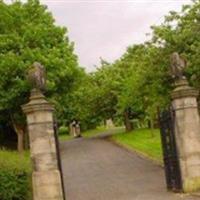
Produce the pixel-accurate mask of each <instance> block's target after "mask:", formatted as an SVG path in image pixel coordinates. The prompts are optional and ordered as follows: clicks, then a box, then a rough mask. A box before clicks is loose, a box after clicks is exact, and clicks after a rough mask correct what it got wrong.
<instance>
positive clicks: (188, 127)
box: [171, 80, 200, 192]
mask: <svg viewBox="0 0 200 200" xmlns="http://www.w3.org/2000/svg"><path fill="white" fill-rule="evenodd" d="M197 96H198V92H197V91H196V90H195V89H194V88H192V87H190V86H189V85H188V82H187V80H179V81H178V83H177V84H176V88H175V89H174V90H173V91H172V93H171V97H172V106H173V109H174V111H175V137H176V144H177V151H178V159H179V163H180V170H181V177H182V185H183V191H184V192H193V191H196V190H198V189H200V170H199V169H200V148H199V147H200V119H199V113H198V106H197Z"/></svg>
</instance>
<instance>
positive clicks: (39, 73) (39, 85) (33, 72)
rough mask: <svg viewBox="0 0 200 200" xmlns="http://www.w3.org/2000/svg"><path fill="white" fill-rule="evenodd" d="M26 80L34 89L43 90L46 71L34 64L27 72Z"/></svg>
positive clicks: (38, 64) (39, 65)
mask: <svg viewBox="0 0 200 200" xmlns="http://www.w3.org/2000/svg"><path fill="white" fill-rule="evenodd" d="M27 79H28V81H29V82H30V84H31V86H32V87H33V88H34V89H39V90H41V91H43V90H45V85H46V71H45V68H44V66H42V65H41V64H40V63H38V62H34V63H33V65H32V66H31V67H30V68H29V70H28V76H27Z"/></svg>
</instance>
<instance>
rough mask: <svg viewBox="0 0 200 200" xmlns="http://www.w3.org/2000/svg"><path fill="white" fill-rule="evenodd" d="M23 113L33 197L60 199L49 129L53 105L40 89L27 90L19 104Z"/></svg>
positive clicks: (58, 172) (55, 159)
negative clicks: (24, 100)
mask: <svg viewBox="0 0 200 200" xmlns="http://www.w3.org/2000/svg"><path fill="white" fill-rule="evenodd" d="M22 109H23V112H24V113H25V114H26V116H27V124H28V132H29V137H30V151H31V159H32V164H33V174H32V183H33V197H34V198H33V199H34V200H50V199H51V200H63V194H62V184H61V175H60V171H59V170H58V163H57V155H56V146H55V138H54V129H53V107H52V105H51V104H50V103H48V102H47V101H46V100H45V97H44V96H43V95H42V93H41V92H40V90H38V89H33V90H32V91H31V96H30V101H29V103H27V104H26V105H23V106H22Z"/></svg>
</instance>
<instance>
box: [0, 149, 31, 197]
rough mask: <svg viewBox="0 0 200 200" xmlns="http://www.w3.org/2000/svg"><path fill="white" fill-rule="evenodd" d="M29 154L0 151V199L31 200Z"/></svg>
mask: <svg viewBox="0 0 200 200" xmlns="http://www.w3.org/2000/svg"><path fill="white" fill-rule="evenodd" d="M31 171H32V169H31V162H30V153H29V152H28V151H27V152H24V153H23V154H21V155H20V154H19V153H18V152H17V151H9V150H3V149H0V180H1V181H0V199H16V200H17V199H21V200H27V199H28V200H31V199H32V187H31Z"/></svg>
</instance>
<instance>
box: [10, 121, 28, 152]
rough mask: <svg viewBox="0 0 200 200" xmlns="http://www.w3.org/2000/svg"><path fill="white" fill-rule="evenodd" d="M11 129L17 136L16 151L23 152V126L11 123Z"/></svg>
mask: <svg viewBox="0 0 200 200" xmlns="http://www.w3.org/2000/svg"><path fill="white" fill-rule="evenodd" d="M13 127H14V130H15V132H16V134H17V150H18V152H19V153H23V151H24V135H25V126H22V125H18V124H16V123H15V122H14V121H13Z"/></svg>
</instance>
